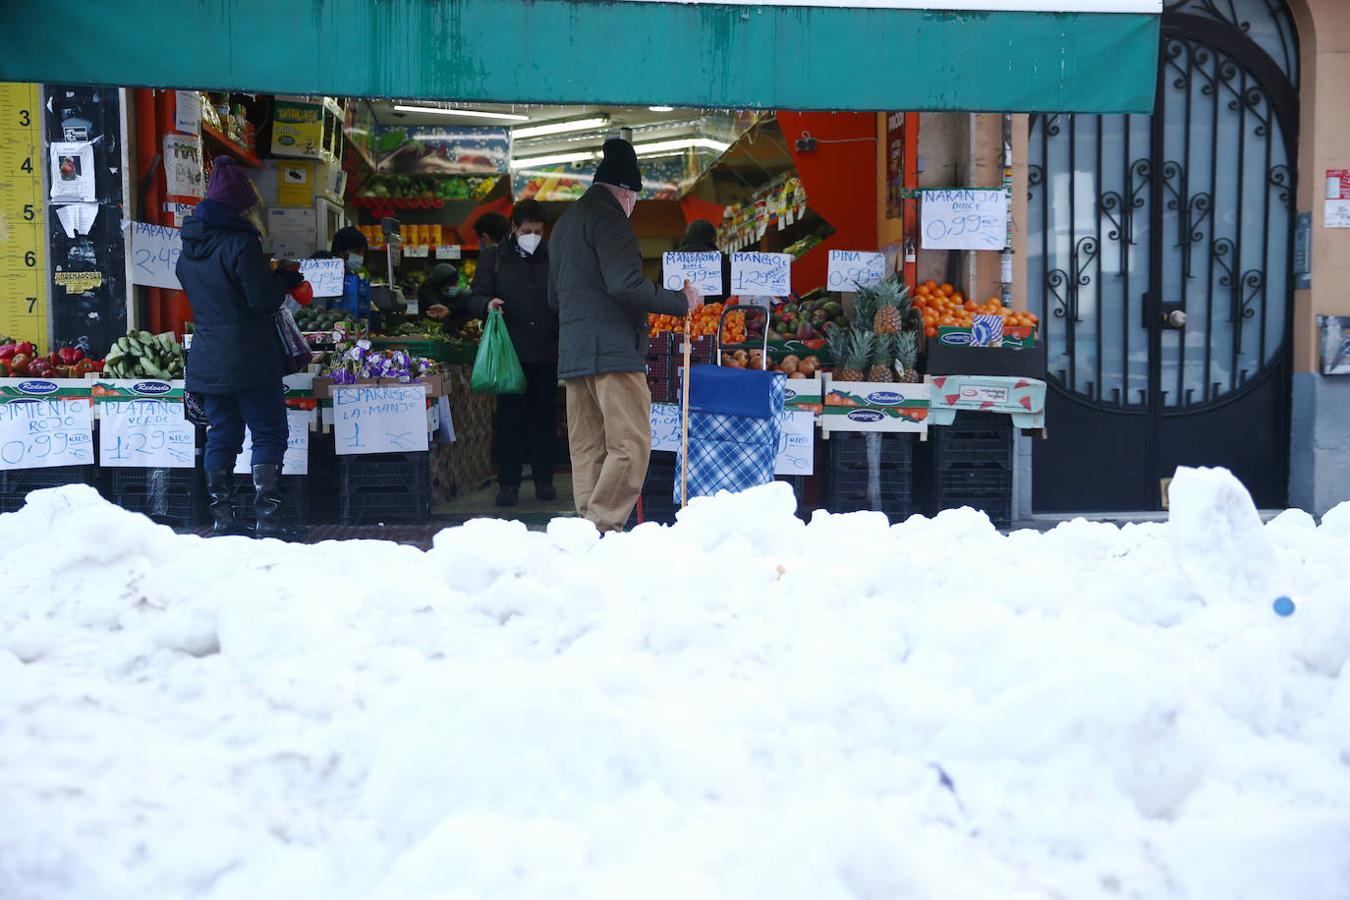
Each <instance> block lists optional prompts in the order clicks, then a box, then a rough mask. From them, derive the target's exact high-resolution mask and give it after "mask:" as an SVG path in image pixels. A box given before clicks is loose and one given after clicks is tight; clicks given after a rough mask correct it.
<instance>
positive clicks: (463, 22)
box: [0, 0, 1161, 112]
mask: <svg viewBox="0 0 1350 900" xmlns="http://www.w3.org/2000/svg"><path fill="white" fill-rule="evenodd" d="M1160 7H1161V0H922V2H920V0H813V2H811V3H807V0H759V2H747V0H718V2H709V0H697V2H687V0H681V2H664V0H177V2H174V3H171V4H168V3H165V2H164V0H119V2H117V3H109V2H107V0H64V2H62V3H61V4H60V7H59V8H60V14H59V15H58V14H54V13H53V9H52V7H51V6H50V5H49V4H44V3H18V2H9V3H0V80H5V81H30V82H31V81H37V82H49V83H89V84H106V85H123V86H149V87H170V88H172V87H177V88H194V87H195V88H202V89H208V90H209V89H226V88H228V89H234V90H243V91H255V92H259V93H283V94H330V95H336V96H345V97H423V98H439V99H443V100H457V101H504V100H514V101H533V102H536V103H594V102H605V103H614V104H626V105H633V106H646V105H649V104H657V103H662V104H669V105H672V106H689V107H711V108H718V107H726V108H757V109H773V108H781V109H821V110H828V109H853V110H939V109H943V110H971V111H993V112H997V111H1013V112H1018V111H1092V112H1144V111H1147V110H1149V109H1150V108H1151V107H1152V104H1153V96H1154V80H1155V78H1156V74H1157V72H1156V70H1157V65H1156V61H1157V53H1158V35H1159V24H1158V22H1159V15H1158V12H1159V8H1160Z"/></svg>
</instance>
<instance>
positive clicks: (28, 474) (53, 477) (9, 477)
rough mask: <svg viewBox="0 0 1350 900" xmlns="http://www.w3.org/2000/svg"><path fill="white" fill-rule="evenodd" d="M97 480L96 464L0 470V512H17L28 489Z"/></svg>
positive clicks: (25, 497)
mask: <svg viewBox="0 0 1350 900" xmlns="http://www.w3.org/2000/svg"><path fill="white" fill-rule="evenodd" d="M97 480H98V467H97V466H59V467H54V468H50V469H11V470H8V471H0V513H10V512H18V511H19V510H20V509H22V508H23V504H24V501H25V500H26V499H27V498H28V493H29V492H30V491H41V490H45V489H46V488H54V487H64V486H65V485H68V484H94V483H95V482H96V481H97Z"/></svg>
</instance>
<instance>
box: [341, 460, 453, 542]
mask: <svg viewBox="0 0 1350 900" xmlns="http://www.w3.org/2000/svg"><path fill="white" fill-rule="evenodd" d="M338 475H339V481H340V484H339V490H338V522H339V523H340V524H342V525H379V524H389V523H408V524H416V523H422V522H426V521H427V520H428V519H429V518H431V468H430V462H429V460H428V459H427V452H426V451H425V450H423V451H420V452H416V453H369V454H359V455H352V456H343V457H341V458H340V460H339V463H338Z"/></svg>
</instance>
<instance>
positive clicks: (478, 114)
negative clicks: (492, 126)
mask: <svg viewBox="0 0 1350 900" xmlns="http://www.w3.org/2000/svg"><path fill="white" fill-rule="evenodd" d="M394 111H395V112H405V113H424V114H426V115H431V116H463V117H464V118H467V119H500V120H502V121H505V122H528V121H530V117H529V116H521V115H517V114H515V113H496V112H485V111H483V110H481V109H447V108H445V107H442V106H404V105H402V104H395V106H394Z"/></svg>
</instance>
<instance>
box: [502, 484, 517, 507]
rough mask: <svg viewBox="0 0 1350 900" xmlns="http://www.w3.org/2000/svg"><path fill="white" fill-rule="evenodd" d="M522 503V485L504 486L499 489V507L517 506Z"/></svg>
mask: <svg viewBox="0 0 1350 900" xmlns="http://www.w3.org/2000/svg"><path fill="white" fill-rule="evenodd" d="M519 502H520V485H518V484H504V485H502V486H501V487H499V488H498V489H497V505H498V506H515V505H516V504H517V503H519Z"/></svg>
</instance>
